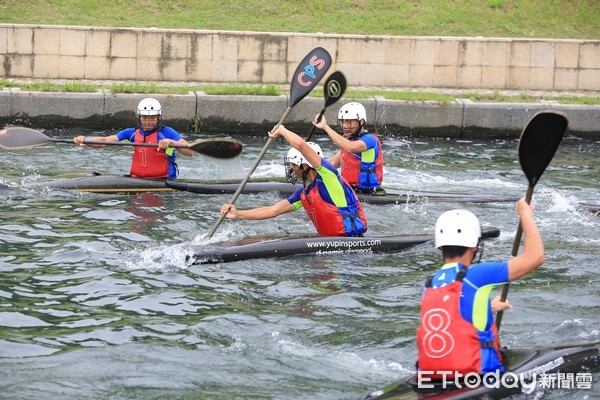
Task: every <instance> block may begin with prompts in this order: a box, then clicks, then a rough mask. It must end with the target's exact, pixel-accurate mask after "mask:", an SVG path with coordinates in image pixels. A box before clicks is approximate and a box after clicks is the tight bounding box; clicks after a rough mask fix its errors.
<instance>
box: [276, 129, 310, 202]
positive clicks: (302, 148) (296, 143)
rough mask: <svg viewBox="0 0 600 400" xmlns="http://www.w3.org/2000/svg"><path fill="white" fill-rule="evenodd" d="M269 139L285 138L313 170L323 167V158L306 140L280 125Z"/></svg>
mask: <svg viewBox="0 0 600 400" xmlns="http://www.w3.org/2000/svg"><path fill="white" fill-rule="evenodd" d="M269 137H270V138H271V139H276V138H278V137H282V138H284V139H285V140H286V141H287V142H288V143H289V144H290V146H292V147H293V148H295V149H297V150H298V151H299V152H300V153H302V155H303V156H304V158H305V159H306V160H307V161H308V162H309V163H310V164H311V165H312V166H313V168H315V169H319V168H320V167H321V156H319V155H318V154H317V153H316V152H315V151H314V150H313V149H312V148H311V147H310V146H309V145H308V144H306V142H305V141H304V139H302V138H301V137H300V136H298V135H296V134H295V133H294V132H292V131H290V130H289V129H287V128H286V127H285V126H283V125H279V126H278V127H277V129H274V130H272V131H271V132H269ZM290 207H291V206H290Z"/></svg>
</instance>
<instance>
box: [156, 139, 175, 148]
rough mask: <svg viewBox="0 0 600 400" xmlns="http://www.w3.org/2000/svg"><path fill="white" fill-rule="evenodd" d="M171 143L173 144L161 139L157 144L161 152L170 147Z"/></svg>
mask: <svg viewBox="0 0 600 400" xmlns="http://www.w3.org/2000/svg"><path fill="white" fill-rule="evenodd" d="M171 142H173V141H172V140H171V139H162V140H161V141H160V142H158V148H159V149H161V150H166V149H168V148H169V146H170V145H171Z"/></svg>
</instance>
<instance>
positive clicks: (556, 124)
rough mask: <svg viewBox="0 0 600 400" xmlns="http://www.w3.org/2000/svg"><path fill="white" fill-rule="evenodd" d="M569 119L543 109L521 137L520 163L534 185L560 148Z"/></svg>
mask: <svg viewBox="0 0 600 400" xmlns="http://www.w3.org/2000/svg"><path fill="white" fill-rule="evenodd" d="M568 124H569V121H568V120H567V118H566V117H565V116H564V115H563V114H561V113H558V112H555V111H541V112H539V113H537V114H535V115H534V116H533V118H531V120H530V121H529V122H528V123H527V126H526V127H525V129H524V130H523V133H521V138H520V139H519V150H518V151H519V163H520V164H521V168H522V169H523V172H524V173H525V176H527V180H528V181H529V186H530V187H532V188H533V187H534V186H535V185H536V183H537V182H538V181H539V179H540V177H541V176H542V174H543V173H544V171H545V170H546V167H547V166H548V164H550V161H552V158H553V157H554V153H556V150H557V149H558V145H559V144H560V142H561V140H562V138H563V135H564V133H565V131H566V130H567V126H568Z"/></svg>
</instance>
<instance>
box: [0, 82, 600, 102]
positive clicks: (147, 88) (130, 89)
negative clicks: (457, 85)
mask: <svg viewBox="0 0 600 400" xmlns="http://www.w3.org/2000/svg"><path fill="white" fill-rule="evenodd" d="M17 87H18V88H19V89H20V90H23V91H38V92H79V93H86V92H87V93H91V92H96V91H98V90H107V91H110V92H112V93H145V94H149V95H150V94H155V93H160V94H187V93H188V92H189V91H203V92H205V93H206V94H214V95H258V96H278V95H281V94H284V93H286V92H288V91H289V90H288V89H289V88H288V87H285V86H279V85H258V84H256V85H250V84H248V85H172V84H163V85H161V84H157V83H141V82H133V83H111V84H97V83H86V82H80V81H72V82H53V81H50V80H42V81H27V82H23V81H15V80H10V79H0V90H2V89H4V88H17ZM506 93H507V92H500V91H477V92H474V91H457V92H454V93H439V92H428V91H413V90H410V91H402V90H383V89H353V88H349V89H348V90H347V91H346V93H345V94H344V97H345V98H350V99H357V100H360V99H366V98H369V97H373V96H381V97H383V98H386V99H389V100H408V101H438V102H442V103H448V102H451V101H453V100H455V99H456V98H457V97H459V98H461V99H470V100H473V101H477V102H495V103H502V102H504V103H536V102H539V101H542V100H546V101H556V102H558V103H561V104H582V105H600V95H577V96H575V95H562V94H556V93H555V94H553V93H542V94H538V95H536V94H532V93H531V92H522V93H519V92H512V93H511V94H506ZM534 93H535V92H534ZM309 96H314V97H323V90H322V89H321V88H316V89H314V90H313V91H312V92H311V93H310V94H309Z"/></svg>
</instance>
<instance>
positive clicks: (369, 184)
mask: <svg viewBox="0 0 600 400" xmlns="http://www.w3.org/2000/svg"><path fill="white" fill-rule="evenodd" d="M366 123H367V111H366V110H365V107H364V106H363V105H362V104H360V103H357V102H351V103H348V104H345V105H343V106H342V107H341V108H340V111H339V112H338V124H339V126H340V129H341V130H342V135H340V134H339V133H338V132H336V131H334V130H333V129H332V128H331V127H330V126H329V125H328V124H327V119H326V118H325V116H323V118H322V119H321V121H319V122H317V116H316V117H315V119H314V120H313V124H314V125H315V126H316V127H317V128H319V129H322V130H324V131H325V132H326V133H327V135H329V137H330V138H331V141H332V142H333V143H335V145H336V146H337V147H339V148H340V151H338V152H337V153H336V155H335V156H333V157H332V158H330V159H329V162H331V163H332V164H333V165H334V166H335V167H336V168H340V169H341V171H342V178H344V179H345V180H346V182H348V183H349V184H350V185H351V186H352V187H353V188H354V190H356V191H357V192H360V193H369V194H370V193H373V192H376V191H377V189H379V187H380V186H381V183H382V182H383V149H382V147H381V142H380V141H379V138H378V137H377V135H375V134H374V133H369V132H368V131H367V130H366V129H365V124H366Z"/></svg>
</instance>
